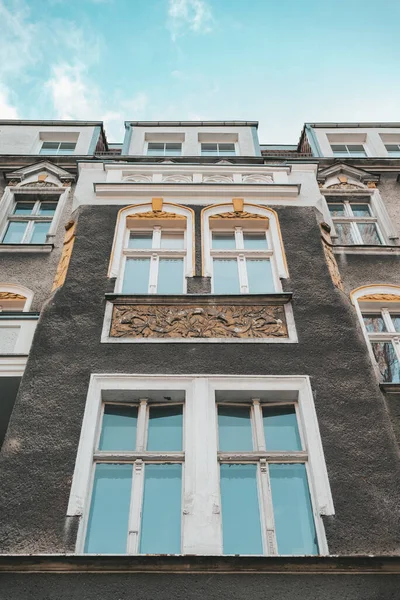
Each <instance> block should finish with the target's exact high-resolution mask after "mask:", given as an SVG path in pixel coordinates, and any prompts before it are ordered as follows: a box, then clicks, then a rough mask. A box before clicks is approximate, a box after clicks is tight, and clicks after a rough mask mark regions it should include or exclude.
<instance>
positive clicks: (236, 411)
mask: <svg viewBox="0 0 400 600" xmlns="http://www.w3.org/2000/svg"><path fill="white" fill-rule="evenodd" d="M218 438H219V450H222V451H224V452H225V451H230V450H237V451H239V450H253V437H252V432H251V419H250V407H246V406H223V405H219V406H218Z"/></svg>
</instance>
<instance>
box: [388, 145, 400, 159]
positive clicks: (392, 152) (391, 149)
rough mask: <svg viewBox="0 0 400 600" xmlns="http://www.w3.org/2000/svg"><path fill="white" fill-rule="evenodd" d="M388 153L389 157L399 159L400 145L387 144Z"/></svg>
mask: <svg viewBox="0 0 400 600" xmlns="http://www.w3.org/2000/svg"><path fill="white" fill-rule="evenodd" d="M385 148H386V152H387V153H388V154H389V156H393V157H399V156H400V144H385Z"/></svg>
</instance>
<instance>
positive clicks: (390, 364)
mask: <svg viewBox="0 0 400 600" xmlns="http://www.w3.org/2000/svg"><path fill="white" fill-rule="evenodd" d="M362 317H363V322H364V327H365V330H366V332H367V335H368V338H369V341H370V343H371V347H372V352H373V355H374V358H375V361H376V364H377V366H378V369H379V372H380V375H381V379H382V381H383V382H385V383H400V344H399V339H398V338H399V332H400V315H399V314H398V313H396V312H392V311H389V310H388V309H387V308H382V309H381V310H380V312H374V313H369V312H365V313H364V312H363V313H362Z"/></svg>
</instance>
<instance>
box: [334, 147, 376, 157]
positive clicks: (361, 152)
mask: <svg viewBox="0 0 400 600" xmlns="http://www.w3.org/2000/svg"><path fill="white" fill-rule="evenodd" d="M331 148H332V152H333V156H338V157H339V156H343V157H346V156H353V157H355V158H356V157H363V156H367V153H366V152H365V148H364V145H363V144H331Z"/></svg>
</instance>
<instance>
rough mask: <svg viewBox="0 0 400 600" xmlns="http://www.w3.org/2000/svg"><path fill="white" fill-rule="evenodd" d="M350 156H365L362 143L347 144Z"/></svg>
mask: <svg viewBox="0 0 400 600" xmlns="http://www.w3.org/2000/svg"><path fill="white" fill-rule="evenodd" d="M347 148H348V150H349V153H350V155H351V156H367V154H366V152H365V150H364V146H363V145H362V144H352V145H348V146H347Z"/></svg>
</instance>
